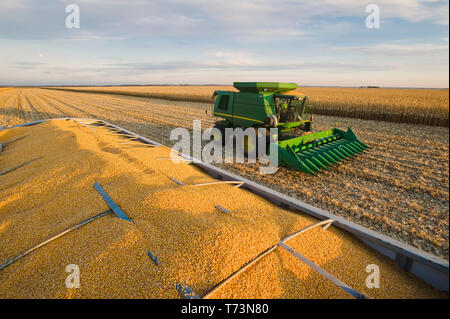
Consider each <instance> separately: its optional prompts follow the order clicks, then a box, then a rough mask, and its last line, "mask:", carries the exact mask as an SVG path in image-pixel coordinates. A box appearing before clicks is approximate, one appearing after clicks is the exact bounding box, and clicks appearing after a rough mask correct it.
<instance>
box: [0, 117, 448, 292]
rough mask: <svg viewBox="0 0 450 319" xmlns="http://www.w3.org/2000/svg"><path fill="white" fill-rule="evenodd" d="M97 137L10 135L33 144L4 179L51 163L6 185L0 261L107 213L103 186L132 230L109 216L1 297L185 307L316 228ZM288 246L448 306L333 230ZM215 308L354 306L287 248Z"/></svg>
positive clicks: (7, 133) (158, 154) (4, 287)
mask: <svg viewBox="0 0 450 319" xmlns="http://www.w3.org/2000/svg"><path fill="white" fill-rule="evenodd" d="M94 129H95V131H93V130H92V129H90V128H88V127H85V126H82V125H80V124H79V123H76V122H74V121H64V120H52V121H48V122H45V123H41V124H39V125H35V126H31V127H22V128H14V129H9V130H4V131H0V143H1V142H5V141H9V140H13V139H15V138H18V137H21V136H24V135H26V136H27V137H26V138H24V139H21V140H18V141H17V142H15V143H13V144H10V145H8V146H7V147H6V148H5V149H4V150H3V152H2V153H1V154H0V160H1V161H0V170H4V169H7V168H9V167H12V166H15V165H17V164H19V163H22V162H24V161H26V160H29V159H30V158H35V157H42V159H41V160H38V161H35V162H33V163H31V164H29V165H27V166H24V167H22V168H20V169H18V170H16V171H14V172H11V173H8V174H6V175H3V176H1V177H0V179H1V180H0V182H1V185H2V187H1V189H0V242H1V243H2V245H1V249H0V262H4V261H6V260H7V259H9V258H11V257H13V256H15V255H17V254H18V253H20V252H21V251H23V250H25V249H27V248H29V247H31V246H32V245H34V244H37V243H39V242H40V241H42V240H44V239H46V238H48V237H49V236H51V235H53V234H56V233H58V232H60V231H62V230H64V229H65V228H67V227H69V226H71V225H74V224H76V223H78V222H79V221H81V220H83V219H86V218H88V217H91V216H94V215H96V214H98V213H100V212H103V211H105V210H107V209H108V206H107V205H106V203H105V202H104V201H103V200H102V198H101V197H100V195H99V194H98V193H97V192H96V191H95V189H94V188H93V184H94V182H96V181H97V182H99V183H100V184H101V185H102V186H103V188H104V189H105V190H106V192H107V193H108V194H109V195H110V196H111V197H112V198H113V199H114V200H115V202H116V203H117V204H118V205H119V206H120V207H121V208H122V210H123V211H124V212H125V213H126V214H127V215H128V216H129V217H130V218H131V219H132V221H133V223H130V222H127V221H124V220H121V219H119V218H117V217H115V215H113V214H110V215H108V216H105V217H102V218H101V219H98V220H96V221H94V222H92V223H90V224H87V225H85V226H83V227H81V228H79V229H77V230H76V231H73V232H71V233H68V234H67V235H65V236H63V237H61V238H58V239H57V240H55V241H54V242H51V243H50V244H48V245H47V246H44V247H42V248H40V249H38V250H37V251H35V252H33V253H32V254H30V255H28V256H26V257H24V258H22V259H20V260H19V261H17V262H15V263H14V264H12V265H10V266H9V267H7V268H5V269H4V270H1V271H0V298H22V297H23V298H44V297H50V298H54V297H56V298H182V296H181V295H180V293H179V292H178V291H177V290H176V288H175V285H176V284H177V283H182V282H186V283H188V284H189V286H190V287H191V288H192V289H193V290H194V291H195V292H196V293H197V294H198V295H203V294H205V293H206V292H207V291H208V290H209V289H211V288H212V287H213V286H215V285H216V284H217V283H219V282H220V281H221V280H223V279H225V278H226V277H228V276H229V275H230V274H231V273H233V272H234V271H236V270H237V269H239V268H240V267H241V266H243V265H244V264H246V263H247V262H249V261H250V260H251V259H253V258H254V257H256V256H257V255H258V254H259V253H261V252H262V251H264V250H265V249H267V248H268V247H270V246H272V245H274V244H275V243H276V242H278V241H279V240H280V239H281V238H283V237H285V236H286V235H288V234H291V233H293V232H294V231H296V230H299V229H301V228H304V227H306V226H308V225H311V224H313V223H315V222H317V220H315V219H313V218H311V217H308V216H305V215H301V214H296V213H293V212H290V211H288V210H285V209H281V208H279V207H277V206H275V205H273V204H271V203H270V202H268V201H266V200H264V199H262V198H260V197H258V196H256V195H255V194H253V193H250V192H248V191H245V190H243V189H240V188H235V187H233V186H232V185H226V184H224V185H214V186H212V185H211V186H202V187H195V186H193V185H194V184H197V183H206V182H212V181H214V179H213V178H212V177H210V176H209V175H207V174H205V173H204V172H202V171H201V170H199V169H198V168H196V167H194V166H192V165H188V164H186V163H182V162H180V163H178V164H175V163H173V162H172V161H170V160H165V159H164V158H166V157H168V156H169V149H168V148H166V147H148V146H145V145H144V144H141V143H139V142H132V141H130V140H127V139H125V138H124V137H122V136H119V135H118V134H114V133H113V132H111V131H109V130H108V129H106V128H104V127H95V128H94ZM125 142H126V144H121V143H125ZM171 178H176V179H177V180H179V181H181V182H183V183H184V184H186V185H185V186H180V185H178V184H176V183H174V182H173V181H172V180H171ZM218 204H219V205H221V206H223V207H225V208H226V209H228V210H229V211H230V212H231V214H225V213H223V212H221V211H220V210H218V209H217V208H215V206H216V205H218ZM289 244H290V245H292V246H293V247H294V248H295V249H297V250H298V251H299V252H301V253H302V254H304V255H306V256H307V257H309V258H311V259H312V260H314V261H315V262H316V263H317V264H318V265H320V266H322V267H324V268H325V269H327V270H328V271H330V272H331V273H334V274H335V275H336V276H338V277H339V278H340V279H341V280H343V281H344V282H346V283H347V284H349V285H350V286H353V287H354V288H357V289H360V291H361V292H364V293H366V294H368V295H369V296H372V297H381V298H396V297H404V298H425V297H432V298H436V297H442V295H441V294H440V293H438V292H437V291H435V290H434V289H432V288H430V287H429V286H428V285H426V284H424V283H423V282H421V281H420V280H418V279H416V278H414V277H412V276H411V275H409V274H406V273H404V272H403V271H401V270H400V269H399V268H398V267H397V266H396V265H394V264H393V263H392V262H391V261H389V260H387V259H386V258H384V257H382V256H381V255H379V254H377V253H376V252H374V251H373V250H372V249H370V248H368V247H366V246H365V245H363V244H362V243H361V242H359V241H357V240H355V239H354V238H353V237H351V236H349V235H347V234H345V233H343V232H341V231H339V230H338V229H335V228H334V227H333V226H332V227H330V228H329V229H328V230H326V231H322V230H319V229H317V230H314V231H309V232H306V233H304V234H302V235H301V236H300V237H298V238H296V239H294V240H292V241H291V242H289ZM147 251H151V252H152V254H154V255H155V256H157V257H158V261H159V265H156V264H155V263H154V262H153V261H152V260H151V259H150V258H149V256H148V255H147ZM355 257H356V258H355ZM368 263H375V264H377V265H378V266H379V267H380V270H381V277H382V279H381V286H380V289H378V290H377V291H373V290H371V289H368V288H365V278H366V276H367V273H366V272H365V267H366V266H367V264H368ZM69 264H77V265H78V266H79V267H80V272H81V282H80V284H81V286H80V288H72V289H67V288H66V287H65V280H66V277H67V276H68V273H66V271H65V267H66V266H67V265H69ZM344 265H345V266H344ZM213 297H216V298H218V297H227V298H228V297H235V298H244V297H249V298H254V297H260V298H347V297H349V295H347V294H345V293H344V292H343V291H342V290H340V289H339V288H337V287H335V286H334V285H333V284H331V283H330V282H328V281H327V280H326V279H324V278H322V277H321V276H319V275H318V274H317V273H316V272H314V271H313V270H312V269H311V268H309V267H307V266H306V265H305V264H303V263H301V262H300V261H298V260H297V259H295V258H294V257H292V256H291V255H290V254H288V253H287V252H285V251H283V250H282V249H281V248H277V249H276V250H275V251H274V252H273V253H271V254H270V255H268V256H267V257H265V258H263V259H262V260H261V261H260V262H258V263H257V264H256V265H255V266H254V267H252V268H250V269H249V270H248V271H246V272H245V273H243V274H242V275H240V276H239V277H238V278H235V279H234V280H233V281H232V282H230V283H229V284H228V285H227V286H225V287H223V288H222V289H220V290H219V291H218V292H217V293H216V294H215V295H214V296H213Z"/></svg>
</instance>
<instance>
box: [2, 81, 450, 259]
mask: <svg viewBox="0 0 450 319" xmlns="http://www.w3.org/2000/svg"><path fill="white" fill-rule="evenodd" d="M209 107H210V104H202V103H190V102H180V101H167V100H166V101H164V100H158V99H152V98H142V97H132V96H122V95H111V94H92V93H89V94H88V93H82V92H67V91H60V90H47V89H37V88H32V89H14V90H8V91H5V92H1V93H0V125H3V126H7V125H13V124H18V123H21V122H26V121H32V120H36V119H43V118H57V117H66V116H70V117H89V118H98V119H104V120H106V121H109V122H112V123H115V124H117V125H119V126H122V127H125V128H127V129H129V130H131V131H134V132H136V133H138V134H141V135H143V136H146V137H148V138H150V139H153V140H155V141H158V142H161V143H164V144H167V145H172V144H173V143H174V141H170V139H169V136H170V132H171V130H172V129H173V128H174V127H186V128H192V120H194V119H200V120H202V124H203V127H204V128H206V127H210V126H212V124H213V123H214V121H215V120H216V119H215V118H213V117H211V116H210V115H207V114H205V110H207V109H208V108H209ZM335 126H337V127H339V128H341V129H346V128H347V127H352V129H353V130H354V131H355V132H356V134H357V136H358V137H359V138H360V139H361V140H362V141H364V142H365V143H366V144H368V145H369V146H370V147H371V150H370V151H369V152H367V153H366V154H364V155H361V156H358V157H356V158H354V159H352V160H348V161H345V162H344V163H342V164H341V165H339V166H337V167H334V168H333V169H331V170H329V171H325V172H323V173H322V174H320V175H318V176H315V177H313V176H309V175H307V174H304V173H301V172H297V171H295V170H292V169H288V168H280V169H279V170H278V172H277V173H276V174H275V175H266V176H263V175H260V174H259V170H258V168H259V167H258V165H249V164H223V165H221V166H222V167H223V168H225V169H227V170H230V171H233V172H235V173H237V174H240V175H242V176H244V177H246V178H249V179H251V180H254V181H256V182H259V183H262V184H265V185H267V186H268V187H271V188H273V189H276V190H278V191H280V192H282V193H284V194H286V195H289V196H292V197H294V198H297V199H300V200H302V201H305V202H307V203H309V204H312V205H314V206H317V207H320V208H323V209H326V210H328V211H330V212H331V213H334V214H337V215H340V216H343V217H345V218H347V219H349V220H352V221H354V222H356V223H358V224H360V225H363V226H365V227H368V228H371V229H373V230H376V231H379V232H382V233H385V234H387V235H389V236H392V237H394V238H397V239H399V240H401V241H403V242H406V243H409V244H411V245H413V246H416V247H419V248H421V249H423V250H426V251H428V252H431V253H433V254H436V255H439V256H442V257H445V258H447V259H448V239H449V238H448V235H449V229H448V223H449V218H448V217H449V205H448V200H449V190H448V184H449V160H448V155H449V129H448V127H431V126H422V125H410V124H395V123H389V122H377V121H366V120H359V119H350V118H340V117H332V116H317V117H316V124H315V127H314V129H315V130H323V129H328V128H330V127H335Z"/></svg>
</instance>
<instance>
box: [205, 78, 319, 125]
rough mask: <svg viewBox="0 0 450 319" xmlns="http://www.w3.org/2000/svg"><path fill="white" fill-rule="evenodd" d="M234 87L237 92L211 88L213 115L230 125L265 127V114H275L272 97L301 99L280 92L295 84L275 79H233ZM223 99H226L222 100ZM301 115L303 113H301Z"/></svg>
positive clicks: (277, 111)
mask: <svg viewBox="0 0 450 319" xmlns="http://www.w3.org/2000/svg"><path fill="white" fill-rule="evenodd" d="M233 85H234V87H235V88H237V89H239V90H240V92H230V91H215V92H214V95H213V97H216V96H217V98H216V101H215V103H214V116H218V117H222V118H223V119H225V120H226V121H227V123H228V126H230V127H242V128H247V127H252V126H267V125H265V122H264V121H265V120H266V118H267V116H269V115H272V114H273V115H276V116H278V117H279V113H280V111H279V110H277V107H276V100H277V99H278V100H281V99H286V100H299V99H301V98H305V97H304V96H297V95H283V94H282V93H284V92H288V91H292V90H295V89H296V88H297V84H295V83H278V82H234V83H233ZM224 99H226V102H224V103H222V102H223V101H224ZM301 115H303V114H301ZM306 122H310V119H309V118H306V117H305V118H304V119H303V118H302V119H301V120H298V119H297V120H294V121H290V122H287V121H283V122H279V123H278V127H279V128H280V129H282V130H287V129H292V128H295V127H299V126H301V125H303V124H304V123H306Z"/></svg>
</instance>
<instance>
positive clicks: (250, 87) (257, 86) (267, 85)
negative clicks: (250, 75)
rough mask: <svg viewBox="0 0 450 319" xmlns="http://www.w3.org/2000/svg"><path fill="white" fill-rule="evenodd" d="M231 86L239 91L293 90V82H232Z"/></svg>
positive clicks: (278, 91)
mask: <svg viewBox="0 0 450 319" xmlns="http://www.w3.org/2000/svg"><path fill="white" fill-rule="evenodd" d="M233 86H234V87H235V88H236V89H238V90H239V91H240V92H272V93H283V92H289V91H292V90H295V89H296V88H297V84H295V83H279V82H234V83H233Z"/></svg>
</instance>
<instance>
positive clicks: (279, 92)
mask: <svg viewBox="0 0 450 319" xmlns="http://www.w3.org/2000/svg"><path fill="white" fill-rule="evenodd" d="M233 86H234V87H235V88H236V89H238V90H239V92H230V91H215V92H214V95H213V98H215V99H216V100H215V102H214V112H213V115H214V116H217V117H221V118H223V120H221V121H219V122H217V123H216V125H215V127H216V128H217V129H219V130H220V131H221V133H222V136H225V135H224V133H225V128H227V127H229V128H238V127H240V128H242V129H246V128H250V127H251V128H255V129H257V128H260V127H264V128H266V129H267V133H269V131H270V130H269V129H270V128H278V136H272V137H270V136H266V138H267V140H268V141H271V140H272V141H274V140H277V142H276V143H277V148H276V149H278V161H279V163H280V164H281V165H285V166H290V167H293V168H295V169H297V170H299V171H302V172H305V173H309V174H312V175H315V172H319V171H320V170H321V169H324V170H326V169H327V167H329V166H332V165H333V164H335V163H337V162H340V161H343V160H345V159H346V158H350V157H352V156H354V155H356V154H359V153H362V152H363V151H364V150H365V149H367V148H368V146H367V145H366V144H364V143H363V142H361V141H360V140H358V138H357V137H356V136H355V134H354V133H353V131H352V130H351V129H350V128H348V130H347V132H345V131H342V130H340V129H337V128H333V129H330V130H326V131H321V132H316V133H308V134H303V132H309V131H311V129H312V122H313V115H312V107H311V106H310V105H308V97H306V96H299V95H287V94H284V93H286V92H289V91H292V90H295V89H296V88H297V84H295V83H278V82H234V83H233ZM299 131H300V132H299ZM255 133H256V134H255V136H256V138H255V140H253V138H252V137H250V136H245V138H244V140H243V147H244V151H245V153H246V154H248V153H250V152H252V151H256V148H257V145H258V143H257V137H258V135H257V134H258V131H257V130H255ZM302 134H303V135H302ZM297 135H300V136H297ZM222 143H223V141H222ZM266 144H267V145H268V143H266Z"/></svg>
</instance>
